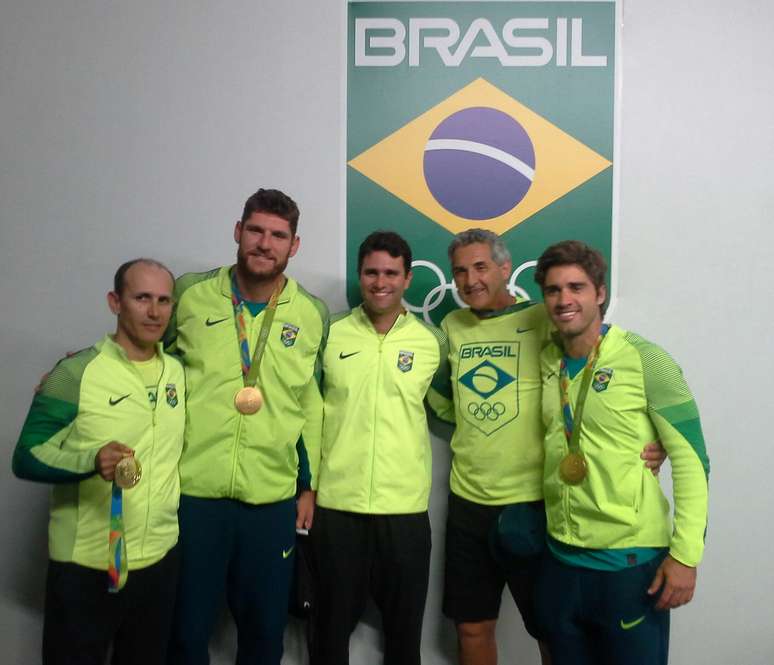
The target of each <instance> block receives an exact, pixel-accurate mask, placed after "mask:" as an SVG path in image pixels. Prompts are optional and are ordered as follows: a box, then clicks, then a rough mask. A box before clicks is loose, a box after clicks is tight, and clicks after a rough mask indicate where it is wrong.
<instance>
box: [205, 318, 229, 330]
mask: <svg viewBox="0 0 774 665" xmlns="http://www.w3.org/2000/svg"><path fill="white" fill-rule="evenodd" d="M228 318H230V317H228V316H226V317H224V318H222V319H216V320H215V321H211V320H210V317H209V316H208V317H207V320H206V321H205V322H204V325H205V326H207V327H208V328H209V327H210V326H214V325H217V324H218V323H223V322H224V321H225V320H226V319H228Z"/></svg>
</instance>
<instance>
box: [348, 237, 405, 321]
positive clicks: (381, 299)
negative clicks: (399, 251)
mask: <svg viewBox="0 0 774 665" xmlns="http://www.w3.org/2000/svg"><path fill="white" fill-rule="evenodd" d="M411 276H412V275H411V271H410V270H409V271H408V272H406V266H405V265H404V264H403V257H402V256H390V255H389V254H388V253H387V252H385V251H381V250H380V251H375V252H371V253H370V254H366V255H365V256H364V257H363V264H362V266H361V268H360V293H361V295H362V296H363V306H364V308H365V310H366V312H367V313H368V315H369V316H371V317H390V316H393V315H394V316H396V317H397V316H398V314H400V313H401V312H402V311H403V305H401V299H402V298H403V294H404V293H405V292H406V289H408V287H409V285H410V284H411Z"/></svg>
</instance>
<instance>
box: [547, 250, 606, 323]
mask: <svg viewBox="0 0 774 665" xmlns="http://www.w3.org/2000/svg"><path fill="white" fill-rule="evenodd" d="M568 265H577V266H578V267H579V268H581V269H582V270H583V272H585V273H586V274H587V275H588V276H589V279H590V280H591V283H592V284H593V285H594V288H595V289H596V290H597V291H599V289H600V288H602V287H605V286H606V285H605V273H606V272H607V261H605V257H604V256H602V253H601V252H600V251H599V250H596V249H594V248H593V247H591V246H589V245H587V244H586V243H585V242H582V241H580V240H563V241H562V242H558V243H556V244H554V245H551V246H550V247H549V248H548V249H546V250H545V251H544V252H543V254H541V256H540V258H539V259H538V262H537V267H536V268H535V281H536V282H537V283H538V285H539V286H540V289H541V291H542V290H545V286H546V276H547V275H548V271H549V270H550V269H551V268H555V267H556V266H568ZM599 309H600V312H602V314H604V313H605V310H606V309H607V298H606V299H605V302H603V303H602V304H601V305H600V307H599Z"/></svg>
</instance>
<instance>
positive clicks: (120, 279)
mask: <svg viewBox="0 0 774 665" xmlns="http://www.w3.org/2000/svg"><path fill="white" fill-rule="evenodd" d="M138 263H142V264H143V265H147V266H154V267H156V268H160V269H161V270H166V271H167V272H168V273H169V278H170V279H171V280H172V287H173V288H174V286H175V276H174V275H173V274H172V271H171V270H170V269H169V268H167V266H165V265H164V264H163V263H162V262H161V261H157V260H156V259H147V258H139V259H132V260H131V261H127V262H126V263H122V264H121V265H120V266H118V270H116V274H115V275H114V276H113V291H115V292H116V293H117V294H118V295H119V296H120V295H121V294H122V293H123V291H124V287H125V286H126V273H127V271H128V270H129V268H131V267H132V266H133V265H136V264H138Z"/></svg>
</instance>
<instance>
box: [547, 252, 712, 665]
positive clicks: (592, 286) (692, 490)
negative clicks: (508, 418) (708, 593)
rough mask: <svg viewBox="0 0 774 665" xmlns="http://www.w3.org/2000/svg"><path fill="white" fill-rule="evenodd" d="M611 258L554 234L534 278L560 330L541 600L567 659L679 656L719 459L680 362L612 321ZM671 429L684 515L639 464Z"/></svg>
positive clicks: (558, 655) (550, 371)
mask: <svg viewBox="0 0 774 665" xmlns="http://www.w3.org/2000/svg"><path fill="white" fill-rule="evenodd" d="M605 271H606V265H605V261H604V259H603V257H602V256H601V254H600V253H599V252H597V251H596V250H594V249H592V248H590V247H588V246H587V245H585V244H584V243H581V242H578V241H565V242H561V243H558V244H556V245H553V246H551V247H549V248H548V249H547V250H546V251H545V252H544V253H543V255H542V256H541V257H540V259H539V261H538V265H537V269H536V272H535V281H537V283H538V284H539V285H540V287H541V289H542V291H543V297H544V300H545V308H546V310H547V312H548V315H549V316H550V318H551V320H552V322H553V323H554V325H555V326H556V329H557V330H558V338H557V344H555V345H551V346H549V347H547V348H546V349H545V350H544V351H543V353H542V356H541V364H542V368H541V369H542V375H543V420H544V424H545V427H546V439H545V453H546V460H545V470H544V475H543V478H544V489H545V502H546V514H547V518H548V536H549V538H548V545H549V551H550V555H549V556H547V557H546V558H545V560H544V565H543V570H542V571H541V576H540V581H539V583H538V585H537V591H536V595H537V611H538V618H539V623H540V626H541V629H542V630H543V634H544V636H545V637H546V639H547V641H548V643H549V646H550V651H551V657H552V659H553V663H554V665H598V664H600V665H666V663H667V658H668V647H669V612H668V611H667V610H669V609H671V608H675V607H679V606H680V605H684V604H685V603H688V602H689V601H690V600H691V598H692V597H693V592H694V588H695V584H696V566H697V564H698V563H699V561H700V560H701V556H702V552H703V549H704V534H705V530H706V524H707V480H708V476H709V460H708V458H707V454H706V450H705V446H704V438H703V436H702V431H701V424H700V422H699V413H698V410H697V407H696V403H695V402H694V400H693V396H692V395H691V392H690V390H689V388H688V386H687V385H686V383H685V380H684V379H683V375H682V372H681V370H680V368H679V367H678V366H677V365H676V364H675V362H674V360H672V358H671V357H670V356H669V355H668V354H667V353H666V352H665V351H663V350H662V349H661V348H660V347H658V346H656V345H655V344H653V343H651V342H649V341H647V340H644V339H642V338H641V337H639V336H638V335H635V334H634V333H631V332H628V331H625V330H622V329H621V328H619V327H617V326H615V325H607V324H603V322H602V320H603V314H604V308H605V300H606V295H607V292H606V288H605ZM654 438H659V439H660V440H661V442H662V444H663V446H664V448H665V449H666V450H667V452H668V454H669V457H670V460H671V463H672V480H673V496H674V503H675V506H674V524H673V523H672V519H671V515H670V506H669V502H668V501H667V499H666V497H665V496H664V494H663V492H662V491H661V487H660V486H659V482H658V480H657V479H656V478H655V477H653V476H652V475H651V474H650V473H648V472H646V471H645V470H644V469H643V468H642V465H641V464H640V463H639V452H640V450H641V449H642V447H643V445H645V443H647V442H648V441H651V440H653V439H654Z"/></svg>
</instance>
